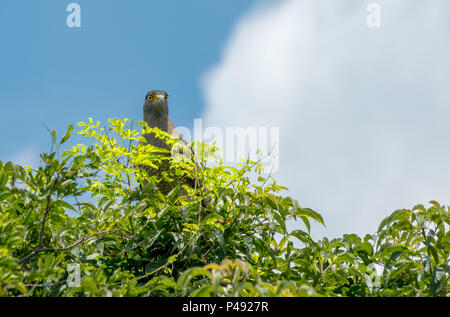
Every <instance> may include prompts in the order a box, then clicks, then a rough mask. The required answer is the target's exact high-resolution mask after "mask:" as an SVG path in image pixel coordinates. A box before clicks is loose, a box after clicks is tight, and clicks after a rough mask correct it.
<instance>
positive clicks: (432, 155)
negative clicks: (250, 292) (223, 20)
mask: <svg viewBox="0 0 450 317" xmlns="http://www.w3.org/2000/svg"><path fill="white" fill-rule="evenodd" d="M377 2H378V3H380V4H381V8H382V12H381V14H382V15H381V28H380V29H371V28H368V27H367V25H366V18H367V15H368V12H367V11H366V5H367V4H368V3H370V1H365V2H364V1H350V2H349V1H335V0H320V1H313V0H310V1H306V0H305V1H303V0H286V1H282V2H270V3H265V4H264V5H259V6H258V7H256V8H254V9H253V10H252V11H251V12H250V13H249V14H248V15H247V16H245V17H244V18H243V19H242V20H241V21H239V23H238V24H237V25H236V26H235V29H234V31H233V33H232V35H231V38H230V39H229V41H228V43H227V45H226V48H225V50H224V52H223V56H222V58H221V61H220V62H219V63H218V65H216V66H215V67H214V68H213V69H211V70H210V71H209V72H208V73H207V74H205V77H204V79H203V86H204V98H205V103H206V111H205V114H204V119H205V126H208V125H210V126H221V127H226V126H243V127H246V126H280V137H281V143H280V148H279V151H280V154H279V155H280V166H279V170H278V172H277V173H276V174H275V177H276V178H277V179H278V180H279V182H280V183H282V184H285V185H287V186H288V187H289V188H290V195H292V196H293V197H295V198H297V199H298V200H299V202H300V204H301V205H303V206H308V207H311V208H314V209H315V210H317V211H318V212H320V213H321V214H322V215H323V216H324V218H325V221H326V223H327V228H326V229H322V228H320V227H318V226H315V227H314V228H313V236H314V237H321V236H328V237H334V236H338V235H341V234H343V233H351V232H356V233H358V234H363V233H372V232H374V231H375V230H376V228H377V225H378V223H379V221H381V219H382V218H384V217H385V216H387V215H388V214H389V213H390V212H392V211H393V210H395V209H397V208H410V207H412V206H413V205H414V204H416V203H427V202H428V201H429V200H432V199H435V200H438V201H440V202H441V203H445V204H449V203H450V196H449V193H450V181H449V179H450V164H449V162H450V124H449V118H450V90H449V89H448V85H449V83H450V58H449V56H450V42H449V41H448V39H449V38H450V23H449V21H450V19H449V17H450V16H449V12H450V2H449V1H445V0H440V1H439V0H436V1H414V2H413V1H407V0H395V1H392V0H389V1H387V0H386V1H377Z"/></svg>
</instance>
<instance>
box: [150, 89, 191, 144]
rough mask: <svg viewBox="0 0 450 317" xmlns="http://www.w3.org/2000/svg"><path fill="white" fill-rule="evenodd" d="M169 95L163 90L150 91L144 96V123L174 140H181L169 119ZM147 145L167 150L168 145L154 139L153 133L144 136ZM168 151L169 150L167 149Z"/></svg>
mask: <svg viewBox="0 0 450 317" xmlns="http://www.w3.org/2000/svg"><path fill="white" fill-rule="evenodd" d="M168 101H169V95H168V94H167V92H165V91H164V90H152V91H149V92H148V93H147V94H146V95H145V101H144V107H143V111H144V121H145V122H147V124H148V126H149V127H151V128H155V127H156V128H159V129H160V130H162V131H164V132H167V133H169V134H170V135H172V136H173V137H175V138H179V139H182V138H181V135H180V133H178V131H177V129H176V128H175V125H174V124H173V122H172V120H171V119H170V117H169V104H168ZM144 137H145V139H146V140H147V142H148V143H149V144H152V145H154V146H157V147H159V148H163V149H169V148H168V145H167V144H166V143H165V142H164V140H162V139H158V138H156V137H155V135H154V134H153V133H149V134H146V135H144ZM169 150H170V149H169Z"/></svg>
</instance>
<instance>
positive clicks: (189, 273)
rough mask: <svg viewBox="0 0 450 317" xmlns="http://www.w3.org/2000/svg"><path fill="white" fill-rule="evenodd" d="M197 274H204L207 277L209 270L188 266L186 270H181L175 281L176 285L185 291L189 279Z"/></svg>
mask: <svg viewBox="0 0 450 317" xmlns="http://www.w3.org/2000/svg"><path fill="white" fill-rule="evenodd" d="M197 276H205V277H207V278H208V277H209V271H208V270H205V269H204V268H202V267H193V268H190V269H188V270H186V271H184V272H183V274H181V276H180V278H179V279H178V281H177V286H178V287H179V288H180V289H181V290H183V291H185V290H186V288H187V287H188V284H189V283H190V282H191V280H192V279H193V278H195V277H197Z"/></svg>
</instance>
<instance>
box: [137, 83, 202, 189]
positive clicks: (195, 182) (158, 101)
mask: <svg viewBox="0 0 450 317" xmlns="http://www.w3.org/2000/svg"><path fill="white" fill-rule="evenodd" d="M168 101H169V95H168V94H167V92H165V91H164V90H152V91H149V92H148V93H147V94H146V95H145V101H144V106H143V113H144V121H145V122H147V124H148V126H149V127H151V128H155V127H157V128H159V129H160V130H162V131H164V132H167V133H169V134H170V135H171V136H173V137H175V138H177V139H179V140H180V142H182V143H183V144H184V145H186V146H187V145H188V144H187V142H186V141H185V140H184V139H183V138H182V136H181V135H180V133H179V132H178V131H177V129H176V127H175V125H174V124H173V122H172V120H171V119H170V116H169V104H168ZM144 138H145V139H146V141H147V143H148V144H151V145H153V146H156V147H159V148H162V149H168V150H171V149H170V148H169V146H168V145H167V143H166V142H165V141H164V140H163V139H159V138H157V137H155V135H154V133H148V134H145V135H144ZM190 151H192V150H190ZM188 154H190V155H189V158H193V156H192V154H193V153H192V152H191V153H188ZM166 155H167V156H170V154H166ZM144 168H145V170H146V171H147V173H148V174H149V175H150V176H152V175H157V176H160V175H161V173H162V172H164V171H167V170H169V168H170V162H169V161H168V160H165V161H163V162H162V164H161V166H160V167H159V168H158V169H155V168H151V167H149V166H145V167H144ZM177 184H180V185H182V184H186V185H188V186H190V187H192V188H194V187H196V188H200V187H201V182H200V180H199V179H193V178H190V177H184V178H183V179H177V180H176V181H174V182H170V183H169V182H166V181H163V180H161V179H160V181H159V183H158V188H159V189H160V191H161V192H162V193H163V194H164V195H167V194H168V193H169V192H170V191H171V190H172V189H173V188H174V187H175V186H177ZM181 192H184V191H181ZM184 193H185V192H184Z"/></svg>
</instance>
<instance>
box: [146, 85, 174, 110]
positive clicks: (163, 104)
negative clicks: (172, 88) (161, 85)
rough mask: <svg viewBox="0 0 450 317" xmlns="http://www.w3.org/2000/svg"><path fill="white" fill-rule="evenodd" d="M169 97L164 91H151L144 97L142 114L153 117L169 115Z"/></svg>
mask: <svg viewBox="0 0 450 317" xmlns="http://www.w3.org/2000/svg"><path fill="white" fill-rule="evenodd" d="M168 100H169V95H168V94H167V92H165V91H164V90H152V91H149V92H148V93H147V94H146V95H145V102H144V113H148V114H152V115H155V116H162V115H168V114H169V105H168V103H167V102H168Z"/></svg>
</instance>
